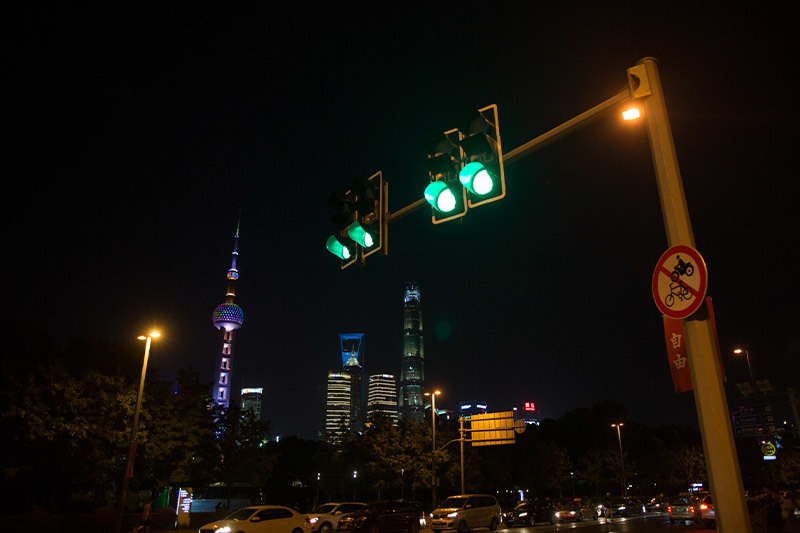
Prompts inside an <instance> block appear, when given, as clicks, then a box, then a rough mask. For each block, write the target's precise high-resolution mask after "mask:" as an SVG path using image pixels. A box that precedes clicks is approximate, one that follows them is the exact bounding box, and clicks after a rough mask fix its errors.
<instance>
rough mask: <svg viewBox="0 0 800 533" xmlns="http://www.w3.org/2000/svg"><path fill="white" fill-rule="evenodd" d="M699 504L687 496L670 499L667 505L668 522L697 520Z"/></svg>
mask: <svg viewBox="0 0 800 533" xmlns="http://www.w3.org/2000/svg"><path fill="white" fill-rule="evenodd" d="M699 510H700V509H699V506H696V505H695V504H694V502H693V501H692V500H691V499H690V498H688V497H687V496H678V497H677V498H673V499H672V500H670V502H669V505H668V506H667V513H668V514H669V523H670V524H674V523H675V522H683V521H686V520H691V521H692V522H697V521H698V511H699Z"/></svg>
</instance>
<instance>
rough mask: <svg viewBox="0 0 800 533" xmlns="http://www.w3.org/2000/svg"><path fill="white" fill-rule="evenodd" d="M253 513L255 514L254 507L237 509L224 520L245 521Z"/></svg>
mask: <svg viewBox="0 0 800 533" xmlns="http://www.w3.org/2000/svg"><path fill="white" fill-rule="evenodd" d="M254 512H256V508H255V507H245V508H244V509H239V510H238V511H236V512H235V513H233V514H231V515H228V517H227V518H226V519H225V520H247V519H248V518H250V515H251V514H253V513H254Z"/></svg>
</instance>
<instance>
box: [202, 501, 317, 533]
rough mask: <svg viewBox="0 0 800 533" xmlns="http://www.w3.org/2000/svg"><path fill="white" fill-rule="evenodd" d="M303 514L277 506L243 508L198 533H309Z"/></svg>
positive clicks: (308, 526)
mask: <svg viewBox="0 0 800 533" xmlns="http://www.w3.org/2000/svg"><path fill="white" fill-rule="evenodd" d="M310 532H311V523H309V521H308V518H307V517H306V515H304V514H300V513H298V512H297V511H295V510H294V509H290V508H288V507H281V506H278V505H258V506H253V507H245V508H243V509H239V510H238V511H236V512H234V513H232V514H230V515H228V516H227V517H225V518H223V519H222V520H216V521H214V522H211V523H210V524H206V525H204V526H202V527H201V528H200V531H199V533H310Z"/></svg>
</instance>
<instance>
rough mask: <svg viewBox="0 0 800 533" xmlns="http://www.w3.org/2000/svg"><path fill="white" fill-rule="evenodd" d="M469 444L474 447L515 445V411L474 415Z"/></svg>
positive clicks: (471, 422)
mask: <svg viewBox="0 0 800 533" xmlns="http://www.w3.org/2000/svg"><path fill="white" fill-rule="evenodd" d="M469 422H470V429H469V431H470V432H471V435H470V440H469V442H471V443H472V445H473V446H494V445H498V444H514V442H515V440H514V411H503V412H500V413H486V414H481V415H472V416H471V417H470V419H469Z"/></svg>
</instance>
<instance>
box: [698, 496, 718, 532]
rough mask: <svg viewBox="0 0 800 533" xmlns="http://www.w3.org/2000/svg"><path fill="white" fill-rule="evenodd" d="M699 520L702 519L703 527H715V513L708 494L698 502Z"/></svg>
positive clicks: (712, 502)
mask: <svg viewBox="0 0 800 533" xmlns="http://www.w3.org/2000/svg"><path fill="white" fill-rule="evenodd" d="M700 520H702V521H703V526H704V527H715V526H716V525H717V513H716V510H715V509H714V501H713V500H712V499H711V495H710V494H709V495H708V496H706V497H705V498H703V500H702V501H701V502H700Z"/></svg>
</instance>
